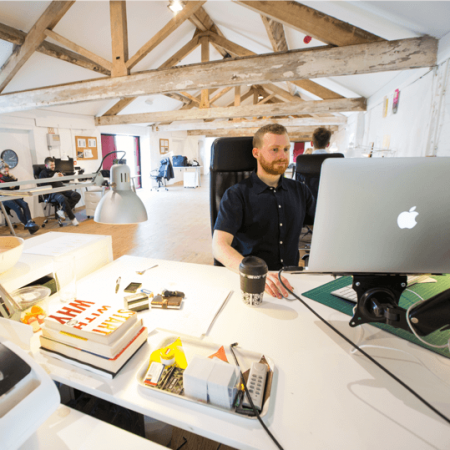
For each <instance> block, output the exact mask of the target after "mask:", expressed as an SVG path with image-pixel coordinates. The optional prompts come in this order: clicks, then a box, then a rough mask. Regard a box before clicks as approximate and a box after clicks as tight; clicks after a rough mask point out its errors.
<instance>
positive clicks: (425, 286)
mask: <svg viewBox="0 0 450 450" xmlns="http://www.w3.org/2000/svg"><path fill="white" fill-rule="evenodd" d="M431 278H434V279H435V280H437V283H421V284H415V285H413V286H411V287H408V288H407V289H410V290H411V291H414V292H416V293H417V294H419V295H420V296H421V297H422V298H424V299H429V298H431V297H433V296H434V295H436V294H439V293H440V292H443V291H445V290H446V289H449V288H450V275H442V276H432V277H431ZM350 284H352V277H341V278H338V279H337V280H334V281H331V282H330V283H327V284H324V285H322V286H319V287H318V288H316V289H312V290H311V291H308V292H305V293H304V294H302V295H304V296H305V297H307V298H310V299H311V300H315V301H316V302H319V303H322V304H323V305H326V306H329V307H330V308H334V309H336V310H338V311H340V312H342V313H344V314H347V315H348V316H353V307H354V303H352V302H350V301H347V300H343V299H341V298H339V297H335V296H334V295H331V292H333V291H335V290H337V289H340V288H343V287H345V286H349V285H350ZM418 300H419V298H418V297H417V295H415V294H413V293H411V292H403V295H402V296H401V297H400V302H399V305H400V306H401V307H402V308H405V309H408V308H409V306H411V305H412V304H413V303H416V302H417V301H418ZM371 325H373V326H374V327H378V328H381V329H382V330H385V331H387V332H389V333H391V334H395V335H396V336H398V337H401V338H403V339H406V340H407V341H409V342H412V343H413V344H417V345H420V346H421V347H424V348H426V349H428V350H431V351H433V352H435V353H439V354H440V355H442V356H445V357H446V358H450V354H449V349H448V347H447V348H433V347H428V346H427V345H425V344H422V342H420V341H419V340H418V339H417V338H416V337H415V336H414V335H413V334H412V333H409V332H407V331H404V330H401V329H399V328H394V327H391V326H390V325H385V324H381V323H371ZM349 326H350V325H349ZM449 338H450V330H448V331H443V332H441V331H435V332H434V333H431V334H429V335H428V336H425V337H423V339H424V340H425V341H426V342H429V343H430V344H435V345H443V344H446V343H447V342H448V340H449Z"/></svg>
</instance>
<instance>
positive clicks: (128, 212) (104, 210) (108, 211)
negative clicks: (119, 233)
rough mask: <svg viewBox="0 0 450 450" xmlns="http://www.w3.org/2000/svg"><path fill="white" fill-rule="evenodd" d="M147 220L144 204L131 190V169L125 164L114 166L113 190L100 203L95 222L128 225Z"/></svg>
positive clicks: (112, 169) (112, 172) (112, 176)
mask: <svg viewBox="0 0 450 450" xmlns="http://www.w3.org/2000/svg"><path fill="white" fill-rule="evenodd" d="M147 219H148V216H147V211H146V209H145V206H144V203H143V202H142V200H141V199H140V198H139V197H138V195H137V194H136V192H134V191H133V190H132V189H131V178H130V168H129V167H128V166H127V165H125V164H114V165H113V166H112V167H111V190H110V191H108V192H107V193H106V194H105V195H104V196H103V197H102V198H101V200H100V202H99V203H98V205H97V208H96V209H95V214H94V220H95V222H98V223H108V224H122V225H126V224H132V223H140V222H145V221H146V220H147Z"/></svg>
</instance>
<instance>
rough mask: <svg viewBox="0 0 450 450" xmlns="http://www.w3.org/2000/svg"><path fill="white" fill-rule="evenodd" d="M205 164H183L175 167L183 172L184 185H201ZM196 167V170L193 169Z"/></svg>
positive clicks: (194, 186)
mask: <svg viewBox="0 0 450 450" xmlns="http://www.w3.org/2000/svg"><path fill="white" fill-rule="evenodd" d="M202 167H203V166H182V167H174V169H175V170H180V171H181V172H183V186H184V187H193V188H196V187H200V186H201V185H202V183H201V168H202ZM192 169H194V170H192Z"/></svg>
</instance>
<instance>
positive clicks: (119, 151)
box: [95, 150, 127, 173]
mask: <svg viewBox="0 0 450 450" xmlns="http://www.w3.org/2000/svg"><path fill="white" fill-rule="evenodd" d="M113 153H123V156H122V158H120V160H119V162H120V161H122V159H123V157H124V156H125V155H126V154H127V152H125V151H124V150H114V151H113V152H109V153H107V154H106V155H105V156H104V157H103V159H102V162H101V163H100V166H99V168H98V169H97V171H96V172H95V173H99V172H100V169H101V168H102V165H103V161H104V160H105V158H107V157H108V156H109V155H112V154H113Z"/></svg>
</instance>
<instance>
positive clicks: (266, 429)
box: [230, 342, 283, 450]
mask: <svg viewBox="0 0 450 450" xmlns="http://www.w3.org/2000/svg"><path fill="white" fill-rule="evenodd" d="M236 345H238V343H237V342H235V343H234V344H231V345H230V350H231V353H232V354H233V357H234V360H235V361H236V365H237V366H238V367H239V373H240V374H241V381H242V384H243V386H244V391H245V393H246V394H247V398H248V401H249V402H250V405H251V407H252V409H253V412H254V413H255V414H256V417H257V419H258V420H259V423H260V424H261V425H262V427H263V428H264V430H265V431H266V433H267V434H268V435H269V437H270V438H271V439H272V441H273V442H274V443H275V445H276V446H277V447H278V448H279V449H280V450H283V447H282V446H281V445H280V444H279V443H278V441H277V440H276V439H275V436H274V435H273V434H272V433H271V432H270V431H269V429H268V428H267V427H266V424H265V423H264V422H263V421H262V419H261V417H260V415H259V412H258V410H257V409H256V408H255V405H254V404H253V400H252V397H251V396H250V393H249V392H248V389H247V383H246V382H245V380H244V374H243V373H242V370H241V366H240V365H239V361H238V360H237V358H236V355H235V353H234V350H233V347H236Z"/></svg>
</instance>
